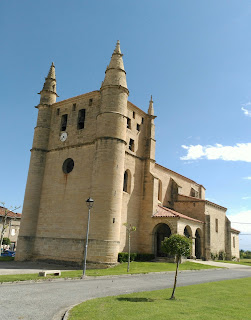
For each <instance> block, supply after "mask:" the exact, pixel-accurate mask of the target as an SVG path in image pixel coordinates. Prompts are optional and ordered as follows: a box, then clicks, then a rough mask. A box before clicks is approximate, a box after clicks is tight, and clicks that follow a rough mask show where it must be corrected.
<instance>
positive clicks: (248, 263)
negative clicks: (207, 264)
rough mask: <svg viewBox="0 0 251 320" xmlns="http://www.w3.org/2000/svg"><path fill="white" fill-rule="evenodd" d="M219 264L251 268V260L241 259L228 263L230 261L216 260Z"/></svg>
mask: <svg viewBox="0 0 251 320" xmlns="http://www.w3.org/2000/svg"><path fill="white" fill-rule="evenodd" d="M215 261H217V262H225V263H234V264H244V265H247V266H250V267H251V259H240V261H228V260H224V261H223V260H215Z"/></svg>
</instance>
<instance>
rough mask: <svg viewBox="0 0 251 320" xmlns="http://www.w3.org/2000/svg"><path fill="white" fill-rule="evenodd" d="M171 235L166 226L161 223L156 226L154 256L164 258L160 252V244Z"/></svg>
mask: <svg viewBox="0 0 251 320" xmlns="http://www.w3.org/2000/svg"><path fill="white" fill-rule="evenodd" d="M171 233H172V232H171V229H170V227H169V226H168V225H167V224H165V223H161V224H159V225H158V226H157V228H156V231H155V244H156V245H155V254H156V256H157V257H165V256H166V254H165V253H163V252H162V251H161V242H162V241H163V240H164V239H165V238H169V237H170V235H171Z"/></svg>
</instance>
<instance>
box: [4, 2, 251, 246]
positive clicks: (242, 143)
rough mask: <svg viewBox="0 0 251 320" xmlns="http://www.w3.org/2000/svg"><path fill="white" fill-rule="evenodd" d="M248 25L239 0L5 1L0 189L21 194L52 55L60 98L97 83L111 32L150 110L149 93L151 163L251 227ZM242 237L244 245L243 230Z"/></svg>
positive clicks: (250, 16) (249, 239)
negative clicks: (194, 185) (199, 187)
mask: <svg viewBox="0 0 251 320" xmlns="http://www.w3.org/2000/svg"><path fill="white" fill-rule="evenodd" d="M250 30H251V3H250V1H245V0H243V1H237V0H236V1H231V0H221V1H214V0H211V1H200V0H198V1H197V0H193V1H185V0H183V1H182V0H178V1H171V0H163V1H148V0H144V1H143V0H138V1H131V0H128V1H126V2H125V1H113V0H106V1H102V0H100V1H97V0H96V1H95V0H93V1H84V0H73V1H65V0H54V1H49V0H44V1H41V2H38V1H32V0H24V1H17V0H13V1H1V2H0V38H1V45H2V48H1V53H0V56H1V59H0V70H1V78H0V88H1V90H0V93H1V94H0V102H1V107H0V119H1V127H0V134H1V151H2V152H1V160H0V161H1V168H2V170H1V187H0V188H1V189H0V200H1V201H4V202H5V203H6V206H11V205H13V206H15V205H22V202H23V196H24V190H25V184H26V177H27V172H28V166H29V158H30V152H29V150H30V148H31V145H32V139H33V130H34V127H35V125H36V116H37V110H36V109H35V108H34V106H36V105H37V104H38V102H39V96H38V95H37V93H38V92H39V91H40V90H41V88H42V86H43V82H44V77H45V76H46V75H47V73H48V70H49V67H50V64H51V62H52V61H54V63H55V66H56V75H57V91H58V94H59V96H60V97H59V99H58V101H60V100H63V99H67V98H69V97H73V96H75V95H79V94H82V93H85V92H89V91H92V90H97V89H99V88H100V85H101V82H102V80H103V79H104V72H105V68H106V66H107V64H108V63H109V60H110V57H111V54H112V51H113V49H114V47H115V44H116V41H117V40H118V39H119V40H120V42H121V50H122V52H123V53H124V64H125V68H126V72H127V83H128V88H129V90H130V96H129V100H130V101H131V102H133V103H134V104H136V105H137V106H138V107H140V108H141V109H143V110H145V111H146V110H147V108H148V103H149V99H150V95H151V94H152V95H153V100H154V109H155V114H156V115H157V118H156V121H155V124H156V140H157V149H156V160H157V162H158V163H160V164H161V165H164V166H166V167H168V168H170V169H172V170H174V171H177V172H179V173H181V174H182V175H185V176H187V177H189V178H191V179H193V180H195V181H197V182H198V183H201V184H203V185H204V186H205V187H206V189H207V191H206V196H207V199H208V200H210V201H213V202H216V203H218V204H220V205H223V206H225V207H227V208H228V215H229V217H230V219H231V220H232V221H234V222H242V223H245V224H233V227H234V228H237V229H239V230H241V231H242V233H250V234H251V54H250V52H251V41H250V40H251V39H250V38H251V33H250ZM246 223H250V224H249V225H248V224H246ZM240 239H241V248H243V249H245V250H247V249H249V250H251V235H250V236H244V235H243V236H242V235H241V236H240Z"/></svg>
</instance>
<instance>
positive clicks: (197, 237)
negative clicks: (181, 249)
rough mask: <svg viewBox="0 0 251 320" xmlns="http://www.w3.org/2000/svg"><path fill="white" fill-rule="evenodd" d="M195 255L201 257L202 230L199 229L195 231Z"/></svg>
mask: <svg viewBox="0 0 251 320" xmlns="http://www.w3.org/2000/svg"><path fill="white" fill-rule="evenodd" d="M195 256H196V259H200V258H201V230H200V229H197V230H196V232H195Z"/></svg>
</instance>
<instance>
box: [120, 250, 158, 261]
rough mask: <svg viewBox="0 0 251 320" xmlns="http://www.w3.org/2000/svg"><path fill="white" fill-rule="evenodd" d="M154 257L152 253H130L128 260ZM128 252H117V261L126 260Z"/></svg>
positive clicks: (144, 259) (146, 259) (148, 259)
mask: <svg viewBox="0 0 251 320" xmlns="http://www.w3.org/2000/svg"><path fill="white" fill-rule="evenodd" d="M154 258H155V256H154V254H151V253H131V254H130V261H141V262H142V261H151V260H153V259H154ZM127 261H128V252H119V254H118V262H127Z"/></svg>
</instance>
